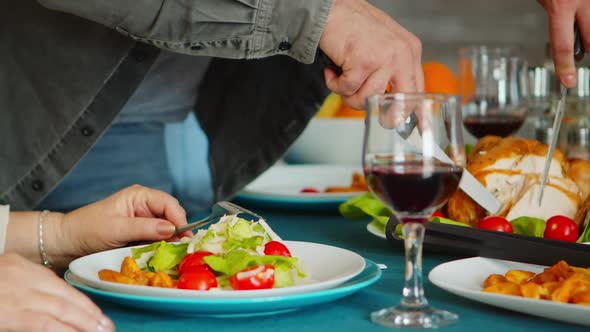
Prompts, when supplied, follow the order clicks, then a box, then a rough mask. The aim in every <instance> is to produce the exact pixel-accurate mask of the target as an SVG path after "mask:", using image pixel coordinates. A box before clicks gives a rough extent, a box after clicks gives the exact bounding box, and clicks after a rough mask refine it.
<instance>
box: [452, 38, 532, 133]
mask: <svg viewBox="0 0 590 332" xmlns="http://www.w3.org/2000/svg"><path fill="white" fill-rule="evenodd" d="M527 69H528V68H527V63H526V61H525V60H524V58H523V57H521V56H519V55H518V54H517V52H516V51H514V50H513V49H510V48H506V47H496V48H493V47H486V46H475V47H467V48H461V49H460V50H459V90H460V92H461V95H462V98H463V116H464V119H463V123H464V125H465V129H467V131H468V132H469V133H471V134H472V135H473V136H475V137H477V138H481V137H483V136H486V135H496V136H500V137H506V136H509V135H512V134H513V133H515V132H516V131H517V130H518V129H520V127H521V126H522V124H523V123H524V121H525V117H526V96H527V95H528V93H527V92H528V84H527V82H528V81H527Z"/></svg>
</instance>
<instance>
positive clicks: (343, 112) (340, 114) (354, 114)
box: [334, 103, 365, 118]
mask: <svg viewBox="0 0 590 332" xmlns="http://www.w3.org/2000/svg"><path fill="white" fill-rule="evenodd" d="M334 116H335V117H337V118H364V117H365V111H363V110H356V109H354V108H350V107H348V106H347V105H346V104H344V103H343V104H342V106H340V108H339V109H338V111H336V114H334Z"/></svg>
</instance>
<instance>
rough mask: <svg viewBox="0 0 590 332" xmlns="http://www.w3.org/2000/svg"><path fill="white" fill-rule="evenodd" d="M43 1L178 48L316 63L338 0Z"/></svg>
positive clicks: (223, 54) (118, 29) (56, 7)
mask: <svg viewBox="0 0 590 332" xmlns="http://www.w3.org/2000/svg"><path fill="white" fill-rule="evenodd" d="M38 1H39V3H41V4H42V5H44V6H46V7H48V8H51V9H54V10H58V11H63V12H66V13H69V14H73V15H77V16H80V17H83V18H86V19H88V20H91V21H94V22H97V23H100V24H103V25H105V26H108V27H111V28H113V29H116V30H117V31H119V32H121V33H123V34H126V35H128V36H129V37H131V38H134V39H136V40H139V41H142V42H146V43H150V44H153V45H156V46H158V47H161V48H165V49H168V50H171V51H174V52H179V53H187V54H193V55H207V56H218V57H227V58H246V59H251V58H261V57H266V56H272V55H277V54H285V55H289V56H291V57H293V58H295V59H296V60H298V61H301V62H304V63H311V62H313V60H314V56H315V51H316V49H317V46H318V44H319V39H320V36H321V34H322V31H323V27H324V25H325V22H326V19H327V17H328V13H329V11H330V8H331V6H332V1H333V0H296V1H294V0H239V1H238V0H225V1H221V0H175V1H170V0H120V1H112V0H111V1H107V0H87V1H77V0H38Z"/></svg>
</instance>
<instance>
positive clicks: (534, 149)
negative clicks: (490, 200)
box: [447, 136, 590, 226]
mask: <svg viewBox="0 0 590 332" xmlns="http://www.w3.org/2000/svg"><path fill="white" fill-rule="evenodd" d="M546 154H547V145H545V144H543V143H541V142H539V141H535V140H526V139H521V138H514V137H508V138H501V137H497V136H486V137H484V138H482V139H481V140H480V141H479V142H478V143H477V145H476V146H475V148H474V150H473V152H472V153H471V154H470V155H469V157H468V160H467V167H466V168H467V170H469V171H470V172H471V173H472V174H473V176H474V177H475V178H477V179H478V180H479V181H480V182H481V183H482V184H483V185H484V186H485V187H486V188H487V189H488V190H489V191H490V192H492V193H493V194H494V196H496V198H497V199H498V200H499V201H500V202H501V203H502V209H501V211H500V212H499V213H498V215H501V216H504V217H506V218H507V219H508V220H513V219H515V218H518V217H521V216H528V217H536V218H541V219H543V220H547V219H548V218H550V217H552V216H554V215H564V216H567V217H569V218H572V219H574V220H575V221H576V223H577V224H578V225H580V224H581V223H583V220H584V217H585V215H586V212H587V210H588V205H589V204H588V202H587V200H588V195H589V192H590V162H588V161H584V160H567V159H566V158H565V156H564V154H563V153H562V152H561V151H559V150H558V149H556V150H555V153H554V155H553V160H552V162H551V166H550V168H549V178H548V181H547V185H546V186H545V192H544V193H543V200H542V202H541V205H540V206H539V205H538V204H537V199H538V194H539V190H540V183H541V176H542V173H543V166H544V162H545V155H546ZM447 213H448V215H449V218H451V219H453V220H457V221H461V222H464V223H466V224H469V225H472V226H476V225H477V223H478V222H479V220H481V219H482V218H483V217H485V216H487V215H488V213H487V212H486V211H485V210H483V208H481V207H480V206H479V205H478V204H477V203H475V202H474V201H473V200H472V199H471V198H470V197H469V196H467V195H466V194H465V193H464V192H463V191H461V190H458V191H457V192H456V193H455V194H454V195H453V196H451V198H450V199H449V202H448V205H447Z"/></svg>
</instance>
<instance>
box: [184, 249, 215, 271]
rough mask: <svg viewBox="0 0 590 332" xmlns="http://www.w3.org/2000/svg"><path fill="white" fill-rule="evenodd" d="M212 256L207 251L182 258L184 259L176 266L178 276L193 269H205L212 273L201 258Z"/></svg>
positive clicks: (196, 252)
mask: <svg viewBox="0 0 590 332" xmlns="http://www.w3.org/2000/svg"><path fill="white" fill-rule="evenodd" d="M209 255H213V253H210V252H208V251H195V252H193V253H192V254H188V255H186V256H184V258H183V259H182V260H181V261H180V264H178V275H183V274H184V273H185V272H187V271H191V270H195V269H205V270H207V271H209V272H213V271H212V270H211V268H210V267H209V265H207V263H205V262H203V257H205V256H209Z"/></svg>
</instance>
